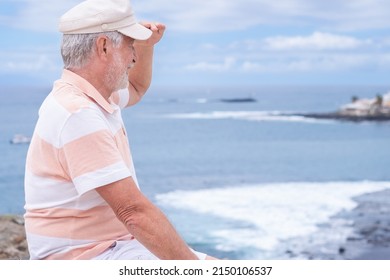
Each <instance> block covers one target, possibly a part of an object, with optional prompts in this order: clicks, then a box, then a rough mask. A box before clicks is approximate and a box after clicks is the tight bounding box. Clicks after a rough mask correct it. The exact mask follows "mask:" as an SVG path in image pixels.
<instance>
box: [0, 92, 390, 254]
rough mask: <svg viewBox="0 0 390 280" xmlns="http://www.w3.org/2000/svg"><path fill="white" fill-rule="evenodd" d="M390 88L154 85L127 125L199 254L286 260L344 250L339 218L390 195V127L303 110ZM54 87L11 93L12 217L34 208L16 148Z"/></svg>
mask: <svg viewBox="0 0 390 280" xmlns="http://www.w3.org/2000/svg"><path fill="white" fill-rule="evenodd" d="M389 90H390V86H389V87H387V86H257V87H256V86H251V87H242V88H240V87H237V88H234V87H230V88H229V87H172V88H168V87H165V88H158V87H153V88H152V89H151V90H150V91H149V92H148V93H147V95H146V96H145V98H144V100H143V101H142V102H141V103H139V104H137V105H136V106H134V107H132V108H128V109H126V110H124V111H123V119H124V122H125V125H126V129H127V133H128V136H129V140H130V146H131V150H132V153H133V159H134V162H135V167H136V171H137V178H138V181H139V183H140V187H141V189H142V190H143V192H144V193H145V194H146V195H147V196H148V197H149V198H150V199H151V200H152V201H154V202H155V203H156V204H157V205H158V206H160V207H161V208H162V209H163V211H164V212H165V213H166V215H167V216H168V217H169V218H170V220H171V221H172V222H173V223H174V225H175V226H176V228H177V229H178V231H179V232H180V233H181V235H182V236H183V237H184V238H185V239H186V241H187V242H188V243H189V244H190V245H191V246H193V247H194V248H196V249H198V250H203V251H205V252H207V253H210V254H214V255H216V256H218V257H221V258H230V259H284V258H291V256H290V255H289V254H288V252H289V251H291V248H293V249H294V251H296V252H304V251H305V248H307V247H308V246H310V247H318V250H319V251H320V252H323V253H326V252H327V251H329V250H333V249H334V248H337V246H338V245H339V244H342V243H343V242H345V239H346V238H347V237H348V236H349V235H350V234H351V233H352V232H351V231H352V227H351V224H350V221H348V220H344V219H343V218H341V217H338V218H335V217H336V216H337V214H339V213H342V212H345V211H350V210H352V209H353V208H354V207H356V202H355V201H354V200H353V198H354V197H356V196H359V195H362V194H366V193H371V192H376V191H380V190H385V189H388V188H390V174H389V173H388V172H387V168H386V166H389V163H390V147H389V145H388V139H389V138H390V122H360V123H355V122H346V121H336V120H316V119H309V118H304V117H300V116H298V114H299V113H314V112H315V113H318V112H331V111H335V110H337V109H338V108H340V107H341V106H342V105H344V104H346V103H349V102H350V100H351V97H352V96H358V97H361V98H375V96H376V95H377V94H383V93H386V92H388V91H389ZM49 91H50V86H47V87H36V88H27V87H4V88H2V89H1V93H2V94H3V96H7V99H5V100H4V102H2V103H1V105H0V106H1V111H0V114H2V118H1V119H0V121H1V126H0V127H1V134H0V151H1V154H2V155H3V160H2V162H1V168H0V172H1V173H0V193H1V196H0V214H23V212H24V210H23V206H24V190H23V180H24V164H25V156H26V152H27V149H28V144H18V145H15V144H11V143H10V140H11V139H12V137H13V136H14V135H16V134H22V135H26V136H31V135H32V132H33V130H34V125H35V122H36V120H37V114H38V109H39V106H40V104H41V102H42V101H43V99H44V98H45V96H46V95H47V94H48V93H49ZM237 99H238V100H237ZM240 99H242V100H241V101H243V102H237V101H240ZM229 101H234V102H229ZM244 101H246V102H244ZM295 113H296V115H294V114H295ZM287 114H288V116H286V115H287ZM294 257H295V258H305V255H300V254H296V255H295V256H294Z"/></svg>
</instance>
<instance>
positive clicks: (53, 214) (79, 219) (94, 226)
mask: <svg viewBox="0 0 390 280" xmlns="http://www.w3.org/2000/svg"><path fill="white" fill-rule="evenodd" d="M57 217H58V218H57ZM26 218H27V220H26V230H27V231H28V232H29V233H32V234H36V235H42V236H48V237H55V238H69V237H70V236H71V237H72V239H77V240H107V239H110V238H120V237H122V236H125V235H129V232H128V230H127V229H126V227H125V226H124V225H123V224H122V223H121V222H120V221H119V220H118V219H113V212H112V209H111V208H110V207H109V206H98V207H94V208H91V209H89V210H77V209H64V208H49V209H42V210H32V211H29V213H27V214H26ZM65 221H67V222H65ZM64 224H68V226H67V228H66V229H64Z"/></svg>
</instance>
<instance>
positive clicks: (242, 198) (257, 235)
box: [156, 181, 390, 257]
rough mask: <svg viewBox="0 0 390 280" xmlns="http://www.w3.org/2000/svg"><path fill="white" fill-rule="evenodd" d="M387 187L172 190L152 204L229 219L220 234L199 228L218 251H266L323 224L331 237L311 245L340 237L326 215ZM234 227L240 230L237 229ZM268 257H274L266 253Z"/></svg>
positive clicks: (357, 184) (339, 224)
mask: <svg viewBox="0 0 390 280" xmlns="http://www.w3.org/2000/svg"><path fill="white" fill-rule="evenodd" d="M387 188H390V182H370V181H363V182H327V183H272V184H262V185H255V186H238V187H226V188H216V189H203V190H195V191H173V192H169V193H165V194H160V195H158V196H157V197H156V199H157V201H158V203H159V204H161V205H164V206H165V207H170V208H175V209H177V208H178V209H183V210H190V211H193V212H195V213H198V214H201V215H206V216H214V217H217V218H218V217H219V218H223V219H224V220H225V219H229V220H231V221H232V223H231V225H232V226H231V227H225V228H223V229H221V228H214V227H213V225H205V230H208V231H210V234H211V235H212V236H213V237H215V239H216V240H219V241H218V242H219V243H218V244H217V245H216V247H217V248H218V249H224V250H240V249H242V248H256V249H258V250H261V251H262V252H272V250H275V249H276V248H277V246H279V245H280V243H281V242H283V240H289V239H294V238H304V237H308V236H310V235H312V234H314V233H316V232H318V231H319V225H320V224H325V223H334V224H335V225H333V226H335V227H339V228H338V229H332V230H331V234H328V233H327V234H321V233H320V234H318V235H317V234H316V235H315V236H316V237H314V238H320V239H321V241H318V240H317V241H313V244H315V243H321V242H323V243H324V242H327V241H329V242H332V241H334V239H337V238H339V239H343V238H345V237H346V234H347V233H348V232H346V231H345V228H343V227H345V226H347V224H346V222H345V221H341V220H331V219H330V218H331V216H333V215H335V214H337V213H339V212H340V211H342V210H351V209H353V208H354V207H355V206H356V202H354V201H353V199H352V198H353V197H354V196H358V195H361V194H364V193H369V192H375V191H379V190H384V189H387ZM217 221H218V219H217ZM234 221H235V222H234ZM240 224H241V225H246V226H237V225H240ZM248 225H250V226H248ZM270 256H272V257H275V255H272V253H271V255H270Z"/></svg>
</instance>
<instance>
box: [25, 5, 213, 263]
mask: <svg viewBox="0 0 390 280" xmlns="http://www.w3.org/2000/svg"><path fill="white" fill-rule="evenodd" d="M59 28H60V31H61V32H62V33H63V34H64V35H63V42H62V47H61V53H62V57H63V60H64V70H63V73H62V77H61V78H60V79H59V80H57V81H56V82H55V83H54V86H53V90H52V92H51V93H50V94H49V95H48V97H47V98H46V99H45V101H44V102H43V104H42V106H41V108H40V110H39V119H38V122H37V125H36V128H35V131H34V135H33V139H32V142H31V145H30V148H29V151H28V155H27V162H26V176H25V193H26V205H25V209H26V213H25V221H26V233H27V240H28V246H29V251H30V256H31V259H211V257H208V256H206V255H205V254H202V253H199V252H195V251H194V250H192V249H190V248H189V247H188V245H187V244H186V243H185V242H184V241H183V240H182V239H181V237H180V236H179V235H178V233H177V232H176V231H175V229H174V228H173V226H172V225H171V224H170V223H169V221H168V220H167V218H166V217H165V215H164V214H163V213H162V212H161V211H160V210H159V209H158V208H157V207H156V206H154V205H153V204H152V203H151V202H150V201H149V200H148V199H147V198H146V197H145V196H144V195H143V194H142V193H141V191H140V189H139V186H138V183H137V178H136V174H135V170H134V166H133V161H132V157H131V153H130V148H129V145H128V140H127V136H126V130H125V127H124V125H123V122H122V118H121V109H122V108H124V107H126V106H130V105H133V104H135V103H137V102H138V101H139V100H140V99H141V98H142V96H143V95H144V93H145V91H146V90H147V89H148V87H149V85H150V82H151V73H152V57H153V47H154V45H155V44H156V43H157V42H159V40H160V39H161V38H162V36H163V33H164V30H165V26H164V25H163V24H160V23H144V24H143V25H141V24H139V23H137V22H136V20H135V17H134V13H133V11H132V8H131V6H130V3H129V2H128V0H88V1H85V2H82V3H80V4H79V5H77V6H75V7H74V8H72V9H71V10H69V11H68V12H67V13H65V14H64V15H63V16H62V17H61V20H60V26H59Z"/></svg>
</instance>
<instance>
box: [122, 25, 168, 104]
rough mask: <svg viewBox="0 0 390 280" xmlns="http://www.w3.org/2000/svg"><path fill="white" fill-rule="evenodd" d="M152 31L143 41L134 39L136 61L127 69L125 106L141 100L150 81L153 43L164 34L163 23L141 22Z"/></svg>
mask: <svg viewBox="0 0 390 280" xmlns="http://www.w3.org/2000/svg"><path fill="white" fill-rule="evenodd" d="M143 25H144V26H145V27H147V28H149V29H150V30H152V31H153V34H152V36H151V37H150V38H149V39H148V40H145V41H135V42H134V48H135V52H136V57H137V59H136V63H135V65H134V67H133V68H131V69H130V70H129V93H130V99H129V103H128V104H127V106H131V105H134V104H136V103H137V102H138V101H140V100H141V98H142V97H143V95H144V94H145V92H146V91H147V89H148V88H149V86H150V83H151V81H152V67H153V53H154V45H155V44H157V43H158V42H159V41H160V40H161V38H162V36H163V35H164V31H165V25H164V24H161V23H143Z"/></svg>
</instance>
